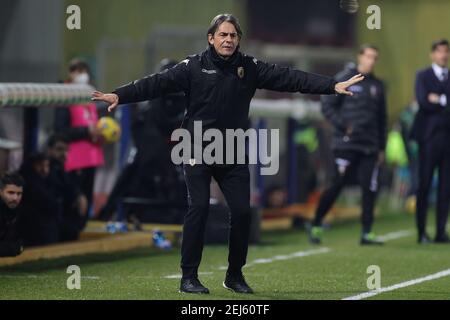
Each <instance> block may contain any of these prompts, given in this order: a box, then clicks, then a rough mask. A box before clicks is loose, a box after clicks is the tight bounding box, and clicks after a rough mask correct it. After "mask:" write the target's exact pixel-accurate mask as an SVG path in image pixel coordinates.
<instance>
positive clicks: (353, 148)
mask: <svg viewBox="0 0 450 320" xmlns="http://www.w3.org/2000/svg"><path fill="white" fill-rule="evenodd" d="M377 59H378V49H377V48H376V47H374V46H372V45H363V46H362V47H361V48H360V51H359V54H358V65H357V67H356V68H347V69H346V70H344V71H342V72H341V73H339V74H338V75H337V76H336V80H337V81H340V80H341V79H346V78H348V77H351V76H354V75H355V74H358V73H361V74H363V75H364V81H362V82H360V83H358V84H355V85H353V86H351V87H350V88H349V91H351V92H353V93H354V94H353V96H347V97H345V96H328V97H324V98H323V103H322V111H323V114H324V115H325V117H326V118H327V119H328V120H329V121H330V122H331V124H332V125H333V127H334V137H333V143H332V148H333V151H334V161H335V173H334V179H333V182H332V184H331V186H330V187H329V188H328V189H326V190H325V191H324V192H323V194H322V196H321V198H320V200H319V205H318V206H317V209H316V214H315V218H314V221H313V227H312V228H311V229H310V241H311V242H312V243H316V244H318V243H320V242H321V236H322V232H323V231H322V227H321V225H322V220H323V218H324V217H325V215H326V214H327V212H328V211H329V210H330V208H331V207H332V205H333V203H334V202H335V200H336V199H337V197H338V196H339V193H340V192H341V190H342V188H343V187H344V186H345V184H346V183H348V182H349V180H350V179H351V178H352V177H353V176H357V177H358V179H359V184H360V186H361V188H362V227H363V230H362V236H361V244H363V245H365V244H369V245H370V244H381V242H380V241H378V240H377V239H376V238H375V235H374V234H373V233H372V232H371V231H372V230H371V229H372V223H373V210H374V205H375V198H376V194H377V189H378V171H379V168H380V165H381V163H382V162H383V159H384V149H385V146H386V103H385V92H384V86H383V83H382V82H381V81H380V80H379V79H377V78H376V77H375V76H374V75H373V69H374V67H375V63H376V61H377Z"/></svg>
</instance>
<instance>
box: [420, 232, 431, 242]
mask: <svg viewBox="0 0 450 320" xmlns="http://www.w3.org/2000/svg"><path fill="white" fill-rule="evenodd" d="M432 242H433V241H431V238H430V237H429V236H428V235H427V234H426V233H425V234H422V235H420V236H419V238H418V239H417V243H419V244H428V243H432Z"/></svg>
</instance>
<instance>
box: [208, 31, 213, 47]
mask: <svg viewBox="0 0 450 320" xmlns="http://www.w3.org/2000/svg"><path fill="white" fill-rule="evenodd" d="M208 43H209V44H210V45H213V44H214V35H212V34H211V33H208Z"/></svg>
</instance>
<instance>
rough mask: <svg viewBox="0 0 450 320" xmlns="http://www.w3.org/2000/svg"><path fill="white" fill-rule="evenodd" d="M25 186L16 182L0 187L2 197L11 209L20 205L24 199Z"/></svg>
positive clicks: (0, 196)
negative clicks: (15, 183)
mask: <svg viewBox="0 0 450 320" xmlns="http://www.w3.org/2000/svg"><path fill="white" fill-rule="evenodd" d="M22 193H23V187H19V186H16V185H14V184H7V185H5V186H4V187H3V188H1V189H0V199H1V200H2V201H3V202H4V203H5V204H6V206H7V207H8V208H10V209H15V208H17V207H18V206H19V204H20V201H21V200H22Z"/></svg>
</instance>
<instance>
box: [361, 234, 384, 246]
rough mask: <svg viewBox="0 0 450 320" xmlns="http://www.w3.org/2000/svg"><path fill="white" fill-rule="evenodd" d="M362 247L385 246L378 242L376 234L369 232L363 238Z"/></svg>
mask: <svg viewBox="0 0 450 320" xmlns="http://www.w3.org/2000/svg"><path fill="white" fill-rule="evenodd" d="M360 244H361V245H369V246H372V245H375V246H381V245H383V244H384V242H383V241H381V240H378V239H377V237H376V236H375V234H374V233H372V232H369V233H364V234H363V235H362V237H361V242H360Z"/></svg>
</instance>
